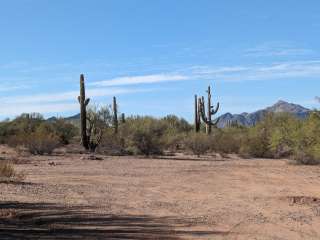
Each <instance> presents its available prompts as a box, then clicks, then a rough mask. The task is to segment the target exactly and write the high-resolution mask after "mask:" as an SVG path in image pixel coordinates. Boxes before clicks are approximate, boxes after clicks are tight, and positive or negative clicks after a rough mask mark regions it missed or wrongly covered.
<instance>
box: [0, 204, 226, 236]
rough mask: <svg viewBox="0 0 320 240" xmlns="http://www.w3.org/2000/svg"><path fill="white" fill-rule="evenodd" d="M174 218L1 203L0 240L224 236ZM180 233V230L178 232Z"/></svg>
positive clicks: (46, 205)
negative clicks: (109, 213)
mask: <svg viewBox="0 0 320 240" xmlns="http://www.w3.org/2000/svg"><path fill="white" fill-rule="evenodd" d="M190 226H191V224H188V223H187V222H182V221H181V220H179V219H176V218H171V217H170V218H167V217H164V218H156V217H152V216H136V215H122V216H116V215H104V214H99V213H97V212H95V211H92V210H89V208H86V207H76V208H75V207H74V208H67V207H64V206H57V205H54V204H45V203H42V204H41V203H40V204H33V203H19V202H0V239H2V240H4V239H8V240H12V239H47V240H50V239H182V238H183V237H184V236H188V237H194V238H195V239H197V237H200V236H206V235H224V234H226V233H224V232H207V231H192V230H190ZM178 229H180V230H178ZM181 229H183V230H181Z"/></svg>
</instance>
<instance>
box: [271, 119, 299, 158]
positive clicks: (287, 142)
mask: <svg viewBox="0 0 320 240" xmlns="http://www.w3.org/2000/svg"><path fill="white" fill-rule="evenodd" d="M299 129H301V121H300V120H298V119H296V118H295V117H293V116H292V115H290V114H278V115H277V116H275V117H274V119H273V127H272V130H271V136H270V150H271V151H272V154H273V157H275V158H279V157H288V156H291V155H292V154H293V151H294V146H295V140H296V139H297V137H298V136H297V134H298V131H299Z"/></svg>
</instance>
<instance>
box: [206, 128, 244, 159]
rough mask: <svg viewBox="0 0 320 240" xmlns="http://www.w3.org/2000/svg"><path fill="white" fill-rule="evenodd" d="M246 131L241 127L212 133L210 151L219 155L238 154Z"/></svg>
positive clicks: (216, 130)
mask: <svg viewBox="0 0 320 240" xmlns="http://www.w3.org/2000/svg"><path fill="white" fill-rule="evenodd" d="M247 132H248V129H247V128H245V127H241V126H233V127H229V128H225V129H215V130H214V131H213V134H212V136H213V140H212V141H213V142H212V149H213V150H214V151H216V152H219V153H225V154H228V153H239V152H240V149H241V146H242V145H244V143H245V141H246V139H247V134H248V133H247Z"/></svg>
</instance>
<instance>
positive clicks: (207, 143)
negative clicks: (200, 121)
mask: <svg viewBox="0 0 320 240" xmlns="http://www.w3.org/2000/svg"><path fill="white" fill-rule="evenodd" d="M211 144H212V138H211V137H210V136H208V135H206V134H204V133H190V134H189V135H188V136H187V138H186V139H185V146H186V148H187V149H188V150H190V151H191V152H192V153H193V154H195V155H197V156H198V157H199V156H200V155H203V154H205V153H207V152H208V151H209V150H210V148H211Z"/></svg>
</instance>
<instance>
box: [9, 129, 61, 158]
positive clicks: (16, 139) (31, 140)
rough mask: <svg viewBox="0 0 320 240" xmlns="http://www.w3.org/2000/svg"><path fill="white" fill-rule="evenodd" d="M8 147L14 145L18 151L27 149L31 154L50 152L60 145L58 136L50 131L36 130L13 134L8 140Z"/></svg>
mask: <svg viewBox="0 0 320 240" xmlns="http://www.w3.org/2000/svg"><path fill="white" fill-rule="evenodd" d="M8 145H9V146H10V147H15V148H16V149H17V150H18V151H21V149H24V150H27V151H28V152H29V153H31V154H35V155H43V154H52V152H53V151H54V150H55V149H56V148H57V147H59V146H60V143H59V138H58V137H57V136H56V135H54V134H51V133H49V134H48V133H46V132H41V131H37V132H34V133H31V134H29V135H28V136H27V135H25V134H24V135H18V136H13V137H11V138H10V140H9V141H8Z"/></svg>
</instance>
